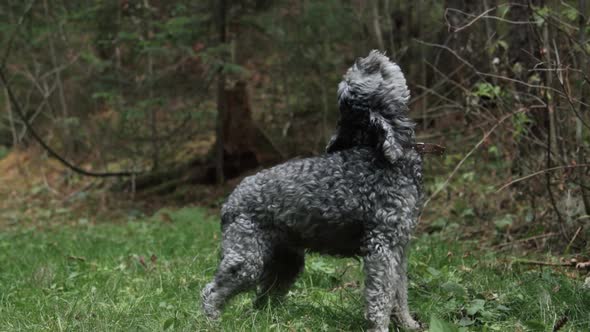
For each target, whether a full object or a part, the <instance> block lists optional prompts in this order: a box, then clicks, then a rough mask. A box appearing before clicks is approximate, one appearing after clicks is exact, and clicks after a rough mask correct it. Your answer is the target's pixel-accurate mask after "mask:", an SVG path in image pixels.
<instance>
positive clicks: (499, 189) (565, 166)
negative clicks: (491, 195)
mask: <svg viewBox="0 0 590 332" xmlns="http://www.w3.org/2000/svg"><path fill="white" fill-rule="evenodd" d="M577 167H590V164H578V165H563V166H555V167H551V168H546V169H542V170H540V171H537V172H534V173H531V174H529V175H525V176H523V177H520V178H518V179H516V180H512V181H510V182H507V183H505V184H504V185H502V186H501V187H500V188H498V189H497V190H496V193H498V192H500V191H502V190H504V189H506V187H509V186H511V185H513V184H515V183H518V182H521V181H524V180H526V179H530V178H532V177H535V176H537V175H541V174H545V173H546V172H551V171H555V170H558V169H564V168H577Z"/></svg>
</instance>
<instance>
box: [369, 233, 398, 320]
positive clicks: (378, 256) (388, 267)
mask: <svg viewBox="0 0 590 332" xmlns="http://www.w3.org/2000/svg"><path fill="white" fill-rule="evenodd" d="M392 256H393V251H392V250H391V249H389V248H387V247H386V246H385V245H379V244H373V245H372V246H371V248H369V249H368V253H367V254H366V255H365V256H364V257H363V262H364V270H365V301H366V314H365V317H366V318H367V320H368V321H369V325H370V329H369V331H373V332H386V331H389V319H390V318H389V317H390V315H391V310H392V309H393V305H394V295H395V294H394V293H393V292H391V289H392V288H393V287H394V286H395V285H396V284H399V282H400V280H396V276H397V275H398V274H397V273H395V269H396V267H395V262H394V261H393V260H392Z"/></svg>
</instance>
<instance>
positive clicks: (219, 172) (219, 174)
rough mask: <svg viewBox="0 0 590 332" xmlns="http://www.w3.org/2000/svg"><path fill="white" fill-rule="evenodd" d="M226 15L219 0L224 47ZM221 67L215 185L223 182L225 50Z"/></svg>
mask: <svg viewBox="0 0 590 332" xmlns="http://www.w3.org/2000/svg"><path fill="white" fill-rule="evenodd" d="M226 14H227V8H226V3H225V0H219V3H218V17H217V28H218V32H219V44H220V45H225V43H226V23H225V19H226ZM222 54H223V55H222V59H221V66H220V70H219V76H218V78H217V120H216V129H215V136H216V143H215V146H216V148H215V179H216V182H217V184H222V183H223V182H224V181H225V178H224V174H223V169H224V165H223V164H224V157H223V145H224V142H223V123H224V121H225V117H226V112H227V110H226V105H225V74H224V68H223V67H224V66H225V60H226V59H225V58H226V57H225V50H224V51H223V52H222Z"/></svg>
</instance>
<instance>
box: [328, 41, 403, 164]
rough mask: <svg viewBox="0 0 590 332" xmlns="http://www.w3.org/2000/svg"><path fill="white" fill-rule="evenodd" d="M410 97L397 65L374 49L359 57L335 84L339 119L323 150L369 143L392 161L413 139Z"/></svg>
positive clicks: (401, 154)
mask: <svg viewBox="0 0 590 332" xmlns="http://www.w3.org/2000/svg"><path fill="white" fill-rule="evenodd" d="M409 100H410V91H409V90H408V87H407V85H406V79H405V78H404V74H403V73H402V71H401V69H400V67H399V66H398V65H397V64H395V63H393V62H391V61H390V60H389V58H388V57H386V56H385V55H384V54H383V53H381V52H379V51H376V50H374V51H371V52H370V53H369V55H368V56H367V57H365V58H359V59H358V60H357V61H356V62H355V63H354V65H352V67H350V68H349V69H348V71H347V72H346V74H345V75H344V77H343V79H342V82H340V84H339V85H338V104H339V106H340V121H339V122H338V130H337V132H336V134H335V135H334V136H332V138H331V139H330V142H329V143H328V146H327V147H326V151H327V152H334V151H340V150H345V149H349V148H351V147H354V146H371V147H374V148H376V149H377V150H381V151H382V153H383V156H384V157H385V159H387V160H388V161H389V162H391V163H395V162H396V160H397V159H398V158H399V157H401V156H403V155H404V149H405V148H407V147H410V146H412V145H413V143H414V140H415V137H414V127H415V124H414V122H413V121H412V120H411V119H410V118H408V117H407V114H408V101H409Z"/></svg>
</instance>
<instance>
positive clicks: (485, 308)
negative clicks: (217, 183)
mask: <svg viewBox="0 0 590 332" xmlns="http://www.w3.org/2000/svg"><path fill="white" fill-rule="evenodd" d="M218 238H219V224H218V220H217V219H216V218H214V217H209V216H207V215H206V214H205V212H204V211H203V210H202V209H199V208H185V209H180V210H176V211H175V210H161V211H160V212H158V213H156V214H155V215H154V216H152V217H142V216H139V217H137V218H130V219H129V220H128V221H127V222H125V223H120V222H119V223H98V224H92V223H89V224H81V225H77V226H71V225H56V226H55V227H49V228H45V229H44V230H42V231H39V230H37V229H36V228H26V227H24V226H19V227H15V228H12V229H10V230H6V231H3V232H2V233H0V330H2V331H15V330H16V331H18V330H34V331H44V330H46V331H66V330H67V331H158V330H175V331H195V330H197V331H358V330H362V329H365V328H366V326H365V323H364V320H363V301H362V266H361V263H360V262H359V261H358V260H355V259H336V258H330V257H323V256H317V255H308V259H307V262H306V269H305V272H304V274H303V275H302V276H301V277H300V279H299V280H298V282H297V283H296V285H295V286H294V287H293V289H292V290H291V292H290V293H289V294H288V296H287V299H286V301H285V302H283V303H281V304H278V305H275V306H274V307H273V306H269V307H267V308H265V309H263V310H260V311H257V310H254V309H253V308H252V303H251V302H252V294H243V295H240V296H238V297H237V298H236V299H235V300H233V301H232V302H231V303H230V304H229V306H228V307H227V308H226V310H225V312H224V314H223V316H222V319H221V321H220V322H218V323H210V322H208V321H207V320H206V319H205V318H204V317H203V315H202V313H201V312H200V310H199V306H200V300H199V292H200V289H201V288H202V287H203V285H204V284H205V283H206V282H207V281H209V279H210V278H211V277H212V275H213V273H214V271H215V267H216V264H217V260H218V255H219V252H218V245H219V239H218ZM448 238H449V237H447V236H445V234H444V233H440V232H438V233H433V234H423V235H418V237H417V238H416V240H415V241H414V243H413V246H412V251H411V252H412V253H411V259H410V269H409V270H410V279H411V285H410V307H411V308H412V310H413V311H414V312H415V313H416V315H417V316H418V318H419V319H420V320H421V321H424V322H427V323H429V324H430V329H431V331H445V332H446V331H458V330H460V331H551V330H552V329H553V328H554V326H555V325H556V324H557V325H559V324H558V323H564V325H563V327H562V328H561V331H588V330H590V290H588V289H584V288H583V279H584V276H583V275H582V274H579V275H578V274H577V273H572V272H570V271H568V270H557V269H552V268H548V267H531V266H528V265H522V264H517V263H513V260H512V257H510V256H506V257H502V256H498V255H497V254H495V253H494V252H492V251H484V250H481V249H477V248H478V246H477V245H476V242H477V241H476V240H474V241H461V242H459V241H450V240H447V239H448Z"/></svg>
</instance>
